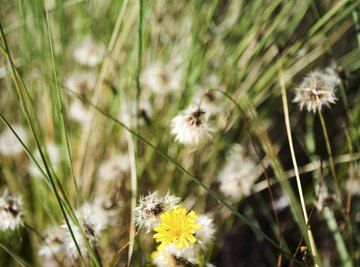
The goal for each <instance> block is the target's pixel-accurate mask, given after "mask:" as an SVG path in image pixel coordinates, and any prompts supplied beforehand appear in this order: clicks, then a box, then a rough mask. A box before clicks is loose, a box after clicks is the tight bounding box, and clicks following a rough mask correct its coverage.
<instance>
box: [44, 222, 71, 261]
mask: <svg viewBox="0 0 360 267" xmlns="http://www.w3.org/2000/svg"><path fill="white" fill-rule="evenodd" d="M47 232H48V233H47V235H46V237H45V242H44V244H42V245H41V246H40V248H39V251H38V254H39V256H41V257H44V258H48V260H47V261H52V260H55V259H53V256H56V255H62V256H64V253H65V244H64V239H65V229H64V228H61V227H53V228H51V229H50V230H48V231H47ZM61 258H62V257H61ZM43 266H45V265H43Z"/></svg>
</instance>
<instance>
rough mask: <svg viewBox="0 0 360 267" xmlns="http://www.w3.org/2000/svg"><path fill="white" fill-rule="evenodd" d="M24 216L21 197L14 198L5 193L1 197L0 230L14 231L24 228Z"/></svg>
mask: <svg viewBox="0 0 360 267" xmlns="http://www.w3.org/2000/svg"><path fill="white" fill-rule="evenodd" d="M23 215H24V212H23V208H22V199H21V197H13V196H11V195H10V194H9V193H8V192H7V191H5V192H4V194H3V195H2V196H1V197H0V230H1V231H7V230H10V231H13V230H15V229H17V228H18V227H20V226H22V225H23V220H22V217H23Z"/></svg>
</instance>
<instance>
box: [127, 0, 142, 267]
mask: <svg viewBox="0 0 360 267" xmlns="http://www.w3.org/2000/svg"><path fill="white" fill-rule="evenodd" d="M143 8H144V2H143V0H139V25H138V50H137V52H138V55H137V59H138V61H137V71H136V117H135V126H136V131H137V132H138V133H139V134H140V127H139V116H140V110H139V103H140V93H141V87H140V75H141V66H142V27H143V12H144V11H143ZM126 139H127V143H128V151H129V157H130V172H131V205H130V207H131V211H130V212H131V216H130V230H129V250H128V262H127V264H128V266H130V265H131V260H132V255H133V250H134V241H135V233H136V229H135V208H136V200H137V191H138V185H137V182H138V181H137V180H138V178H137V157H139V154H140V140H139V139H137V142H136V146H135V145H134V141H133V137H132V135H131V134H130V133H129V132H126Z"/></svg>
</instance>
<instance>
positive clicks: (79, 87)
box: [66, 71, 96, 95]
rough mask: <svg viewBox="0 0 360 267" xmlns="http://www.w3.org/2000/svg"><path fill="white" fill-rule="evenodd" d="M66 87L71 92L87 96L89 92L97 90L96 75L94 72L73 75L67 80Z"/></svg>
mask: <svg viewBox="0 0 360 267" xmlns="http://www.w3.org/2000/svg"><path fill="white" fill-rule="evenodd" d="M66 86H67V88H69V89H70V90H71V91H74V92H76V93H78V94H81V95H85V94H86V93H87V92H89V91H93V90H94V89H95V86H96V74H95V73H94V72H92V71H85V72H79V73H74V74H71V75H70V76H69V77H68V79H67V80H66Z"/></svg>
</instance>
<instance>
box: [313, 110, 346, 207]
mask: <svg viewBox="0 0 360 267" xmlns="http://www.w3.org/2000/svg"><path fill="white" fill-rule="evenodd" d="M318 114H319V119H320V124H321V128H322V131H323V134H324V138H325V145H326V150H327V153H328V156H329V167H330V173H331V177H332V179H333V181H334V184H335V188H336V191H337V193H338V195H339V197H340V199H341V201H342V202H343V201H344V200H343V197H342V194H341V191H340V187H339V184H338V180H337V178H336V171H335V164H334V159H333V155H332V150H331V145H330V139H329V135H328V133H327V129H326V124H325V120H324V116H323V114H322V112H321V110H319V111H318Z"/></svg>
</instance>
